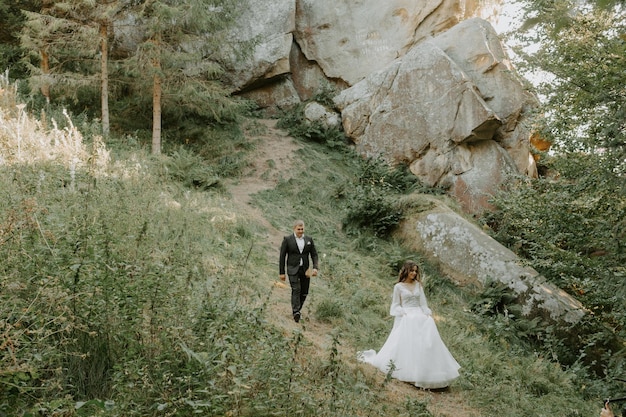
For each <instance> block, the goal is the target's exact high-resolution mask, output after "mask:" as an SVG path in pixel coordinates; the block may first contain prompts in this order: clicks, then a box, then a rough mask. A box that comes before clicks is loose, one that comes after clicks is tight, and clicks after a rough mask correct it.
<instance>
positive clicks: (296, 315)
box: [293, 311, 301, 323]
mask: <svg viewBox="0 0 626 417" xmlns="http://www.w3.org/2000/svg"><path fill="white" fill-rule="evenodd" d="M300 317H301V314H300V312H299V311H296V312H295V313H293V321H295V322H296V323H298V322H299V321H300Z"/></svg>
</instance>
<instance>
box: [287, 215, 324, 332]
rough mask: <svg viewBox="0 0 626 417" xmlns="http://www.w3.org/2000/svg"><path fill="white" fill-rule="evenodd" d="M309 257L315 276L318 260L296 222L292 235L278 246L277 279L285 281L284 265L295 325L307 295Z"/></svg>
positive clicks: (301, 223) (313, 248) (298, 222)
mask: <svg viewBox="0 0 626 417" xmlns="http://www.w3.org/2000/svg"><path fill="white" fill-rule="evenodd" d="M309 257H311V261H313V271H312V272H311V276H316V275H317V268H318V259H317V250H316V249H315V244H314V243H313V239H312V238H311V237H310V236H305V235H304V222H303V221H302V220H296V221H295V223H294V224H293V234H290V235H288V236H285V237H284V238H283V243H282V244H281V245H280V258H279V259H278V265H279V267H278V269H279V272H278V273H279V278H280V279H281V280H282V281H284V280H285V263H286V264H287V275H289V284H290V285H291V310H292V313H293V319H294V321H295V322H296V323H297V322H299V321H300V317H302V313H301V311H302V305H303V304H304V300H306V296H307V295H308V294H309V284H310V283H311V277H310V276H308V275H307V269H309Z"/></svg>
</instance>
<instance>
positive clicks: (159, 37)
mask: <svg viewBox="0 0 626 417" xmlns="http://www.w3.org/2000/svg"><path fill="white" fill-rule="evenodd" d="M240 3H241V2H240V1H237V0H189V1H186V2H180V1H176V0H151V1H146V2H145V3H144V4H143V5H142V6H141V8H140V13H139V16H140V17H141V19H142V23H143V25H145V29H144V33H145V39H144V41H143V42H142V44H141V45H140V48H139V52H138V54H137V56H136V58H137V63H138V64H137V65H138V67H139V68H141V69H143V70H144V71H142V73H143V74H148V75H149V77H148V78H149V80H150V82H151V84H152V88H151V89H152V153H154V154H159V153H161V132H162V125H161V123H162V107H163V105H164V104H165V105H170V106H171V107H172V108H176V109H178V111H188V112H189V113H191V114H193V115H195V116H197V117H199V118H206V119H212V120H216V121H220V120H221V119H223V118H230V117H234V116H235V114H236V113H237V111H238V107H237V105H236V104H235V102H234V101H233V100H231V99H230V98H229V97H228V95H229V92H228V91H227V90H226V89H225V88H224V87H223V86H222V84H221V83H220V82H219V75H220V73H221V71H222V69H221V67H220V66H219V64H218V63H217V62H218V60H217V57H216V54H217V51H218V50H219V43H220V42H221V41H223V36H224V34H225V32H224V29H226V28H228V27H229V26H230V25H232V24H233V23H234V22H235V19H236V16H237V13H236V12H237V6H238V4H240ZM181 109H182V110H181Z"/></svg>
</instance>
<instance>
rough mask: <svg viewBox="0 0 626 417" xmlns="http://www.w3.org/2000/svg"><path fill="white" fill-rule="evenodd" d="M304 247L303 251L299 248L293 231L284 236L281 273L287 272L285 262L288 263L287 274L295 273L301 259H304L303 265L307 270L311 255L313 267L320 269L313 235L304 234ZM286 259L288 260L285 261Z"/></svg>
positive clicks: (281, 249) (281, 246) (280, 259)
mask: <svg viewBox="0 0 626 417" xmlns="http://www.w3.org/2000/svg"><path fill="white" fill-rule="evenodd" d="M302 237H303V238H304V249H303V250H302V253H300V250H299V249H298V244H297V243H296V236H295V235H294V234H293V233H292V234H290V235H288V236H285V237H284V238H283V243H282V244H281V245H280V258H279V260H278V265H279V274H280V275H284V274H285V263H286V264H287V274H289V275H295V274H297V273H298V269H299V268H300V259H302V267H303V268H304V270H305V271H306V270H307V269H308V268H309V256H310V257H311V260H312V261H313V268H314V269H318V259H317V250H316V249H315V243H313V239H312V238H311V236H307V235H304V236H302ZM285 261H286V262H285Z"/></svg>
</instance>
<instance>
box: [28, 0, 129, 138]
mask: <svg viewBox="0 0 626 417" xmlns="http://www.w3.org/2000/svg"><path fill="white" fill-rule="evenodd" d="M129 4H130V1H129V0H95V1H89V2H87V1H83V0H58V1H54V0H47V1H45V2H44V5H43V8H42V10H41V12H40V13H28V14H27V15H28V22H27V24H26V27H25V30H24V33H23V36H22V44H23V46H25V47H29V48H30V49H31V50H32V51H39V54H40V59H39V62H40V66H39V68H38V69H35V68H34V67H33V68H32V73H33V74H34V77H33V80H34V81H35V82H36V83H38V84H39V86H40V89H41V92H42V94H43V95H44V96H45V97H46V99H47V100H48V101H49V100H50V84H51V83H52V84H55V85H56V86H58V87H61V88H62V87H68V88H67V89H66V90H64V92H67V91H73V92H75V91H76V87H77V86H80V85H93V84H94V83H96V82H99V84H100V105H101V122H102V133H103V134H104V135H105V136H106V135H108V134H109V98H108V97H109V76H108V53H109V46H108V40H109V37H110V36H111V35H112V33H113V26H114V23H115V19H116V17H117V16H119V14H120V13H121V12H122V11H123V10H125V9H126V8H127V7H128V6H129ZM98 64H99V65H98ZM98 75H99V77H98Z"/></svg>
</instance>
